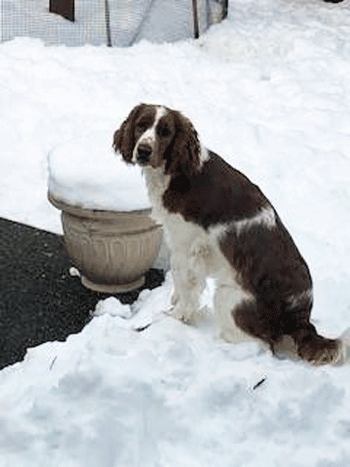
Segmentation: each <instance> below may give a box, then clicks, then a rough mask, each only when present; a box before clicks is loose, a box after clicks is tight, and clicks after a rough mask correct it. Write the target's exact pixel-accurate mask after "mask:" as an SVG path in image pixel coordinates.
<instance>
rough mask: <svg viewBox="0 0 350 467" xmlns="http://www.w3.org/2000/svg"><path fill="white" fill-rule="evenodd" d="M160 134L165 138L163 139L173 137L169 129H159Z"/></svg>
mask: <svg viewBox="0 0 350 467" xmlns="http://www.w3.org/2000/svg"><path fill="white" fill-rule="evenodd" d="M159 134H160V136H163V138H166V137H168V136H170V135H171V130H170V128H168V127H166V126H165V127H163V128H160V129H159Z"/></svg>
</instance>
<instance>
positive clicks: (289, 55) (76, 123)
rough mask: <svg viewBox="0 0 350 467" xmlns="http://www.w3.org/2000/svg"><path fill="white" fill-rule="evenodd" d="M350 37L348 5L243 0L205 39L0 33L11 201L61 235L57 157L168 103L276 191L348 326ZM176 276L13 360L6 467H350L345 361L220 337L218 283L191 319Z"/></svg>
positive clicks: (330, 318)
mask: <svg viewBox="0 0 350 467" xmlns="http://www.w3.org/2000/svg"><path fill="white" fill-rule="evenodd" d="M349 37H350V4H349V0H345V1H344V2H343V3H340V4H337V5H333V4H326V3H323V2H322V1H320V0H315V1H311V0H254V1H253V0H234V1H232V2H231V5H230V10H229V17H228V20H227V21H225V22H223V23H222V24H220V25H217V26H214V27H212V28H211V29H210V30H209V32H208V33H207V34H206V35H205V36H203V37H201V39H200V40H199V41H197V42H194V41H192V40H188V41H184V42H181V43H177V44H164V45H155V44H150V43H147V42H141V43H139V44H137V45H136V46H134V47H132V48H128V49H126V48H124V49H123V48H113V49H108V48H106V47H92V46H85V47H79V48H66V47H64V46H61V47H60V46H57V47H56V46H55V47H46V46H45V45H44V43H42V42H40V41H39V40H35V39H29V38H18V39H15V40H13V41H11V42H5V43H3V44H1V45H0V109H1V110H0V141H1V152H0V164H1V165H0V170H1V184H0V214H1V215H2V216H3V217H6V218H9V219H13V220H17V221H20V222H24V223H27V224H30V225H33V226H37V227H40V228H43V229H47V230H50V231H53V232H61V226H60V221H59V212H58V211H57V210H55V209H54V208H53V207H52V206H50V205H49V203H48V202H47V200H46V191H47V154H48V153H49V152H50V151H51V150H52V149H53V148H55V147H56V146H57V145H59V144H62V143H64V142H65V141H69V140H72V139H74V138H78V137H79V138H80V137H85V136H88V135H90V134H91V133H92V132H95V131H105V132H107V133H110V135H111V136H110V138H111V141H112V137H113V133H114V131H115V129H116V128H117V127H118V126H119V125H120V123H121V122H122V120H123V119H124V118H125V117H126V115H127V114H128V113H129V111H130V110H131V108H132V107H133V106H134V105H135V104H137V103H138V102H140V101H143V102H152V103H161V104H165V105H167V106H169V107H172V108H176V109H179V110H181V111H183V112H184V113H185V114H186V115H187V116H188V117H189V118H191V120H192V121H193V122H194V124H195V126H196V128H197V129H198V131H199V133H200V135H201V137H202V140H203V142H204V143H205V144H206V145H207V146H208V147H210V148H211V149H213V150H214V151H216V152H218V153H219V154H221V155H222V156H224V157H225V158H226V159H227V160H228V161H229V162H230V163H231V164H232V165H234V166H235V167H236V168H238V169H240V170H242V171H243V172H245V173H246V174H247V175H248V176H249V177H250V178H251V179H252V180H253V181H254V182H255V183H257V184H258V185H259V186H260V187H261V188H262V190H263V191H264V192H265V194H266V195H267V196H268V197H269V198H270V200H271V202H272V203H273V204H274V205H275V207H276V208H277V210H278V212H279V214H280V215H281V217H282V219H283V220H284V222H285V224H286V225H287V227H288V228H289V230H290V231H291V233H292V235H293V236H294V238H295V240H296V242H297V244H298V246H299V248H300V250H301V251H302V253H303V255H304V257H305V258H306V260H307V262H308V263H309V266H310V268H311V271H312V275H313V278H314V285H315V306H314V313H313V318H314V322H315V323H316V324H317V327H318V329H319V331H320V332H322V333H324V334H326V335H328V336H336V335H338V334H340V333H341V332H342V331H343V330H345V328H347V327H349V326H350V287H349V283H350V266H349V258H350V253H349V247H348V244H349V238H350V183H349V182H350V149H349V148H350V42H349ZM73 280H79V279H78V278H75V277H72V281H73ZM170 289H171V276H170V275H169V274H168V275H167V279H166V282H165V283H164V285H163V286H162V287H159V288H157V289H155V290H153V291H144V292H143V293H142V294H141V295H140V297H139V299H138V300H137V301H136V302H135V303H134V304H133V306H132V307H128V306H122V305H121V304H120V302H118V301H117V300H116V299H115V298H110V299H108V300H105V301H101V302H100V303H99V304H98V307H97V309H96V311H95V314H96V317H94V319H93V320H92V321H91V322H90V323H89V324H88V325H87V326H86V328H85V329H84V330H83V331H82V332H81V333H80V334H77V335H74V336H71V337H70V338H69V339H68V340H67V341H66V342H63V343H62V342H60V343H58V342H52V343H46V344H44V345H41V346H39V347H37V348H34V349H30V350H29V351H28V353H27V356H26V358H25V360H24V362H21V363H18V364H16V365H13V366H11V367H8V368H5V369H4V370H2V371H1V372H0V467H9V466H16V467H46V466H48V465H49V466H50V467H100V466H106V467H107V466H110V467H209V466H210V467H212V466H216V465H218V466H223V467H241V466H242V467H280V466H286V467H347V466H348V465H350V371H349V367H341V368H336V367H322V368H313V367H310V366H308V365H307V364H305V363H302V362H293V361H290V360H278V359H277V358H274V357H272V356H271V354H270V353H269V352H267V351H265V350H262V349H260V348H259V346H258V345H256V344H255V343H245V344H239V345H230V344H227V343H224V342H222V341H220V340H218V339H216V338H215V331H216V330H215V325H214V324H213V321H212V316H211V314H210V304H211V293H212V284H209V288H208V290H207V291H206V294H205V296H204V297H203V303H204V304H206V305H207V310H208V312H207V314H204V315H203V319H202V320H201V322H199V323H197V325H193V326H187V325H184V324H182V323H180V322H177V321H175V320H174V319H171V318H169V317H165V316H164V315H163V314H162V311H163V310H164V309H166V308H167V307H168V306H169V293H170ZM92 311H93V310H92ZM72 313H74V310H72ZM151 322H153V324H152V325H151V326H149V327H147V328H146V329H145V330H143V331H142V332H137V331H136V330H135V329H137V328H139V327H141V328H142V327H144V326H145V325H147V324H149V323H151ZM259 382H261V384H260V385H258V383H259ZM254 388H255V389H254Z"/></svg>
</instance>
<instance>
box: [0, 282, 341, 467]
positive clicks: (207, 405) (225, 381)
mask: <svg viewBox="0 0 350 467" xmlns="http://www.w3.org/2000/svg"><path fill="white" fill-rule="evenodd" d="M170 289H171V280H170V277H169V276H168V279H167V281H166V283H165V285H164V286H163V287H160V288H159V289H155V290H154V291H152V292H150V291H144V292H143V293H142V294H141V295H140V297H139V299H138V301H137V302H136V303H134V305H133V306H132V307H131V308H130V307H128V306H122V305H121V304H120V303H118V302H117V301H116V300H115V299H108V300H106V301H104V302H100V305H99V311H98V315H99V316H98V317H96V318H94V319H93V321H92V322H90V324H88V325H87V326H86V327H85V329H84V330H83V331H82V332H81V333H80V334H78V335H73V336H70V337H69V338H68V340H67V342H65V343H59V342H52V343H47V344H44V345H41V346H40V347H38V348H35V349H30V350H29V351H28V353H27V355H26V359H25V361H24V363H19V364H16V365H13V366H12V367H9V368H6V369H4V370H3V371H2V372H0V388H1V399H0V401H1V405H0V407H1V408H0V420H1V432H0V450H1V453H2V456H3V457H2V458H3V459H4V460H5V464H2V465H16V467H37V466H41V465H43V466H44V465H50V466H69V467H82V466H84V467H85V466H87V467H99V466H101V465H109V466H115V467H130V466H135V467H136V466H140V467H156V466H162V467H178V466H181V467H203V466H208V467H209V466H213V465H218V464H220V465H222V466H225V467H226V466H227V467H228V466H232V465H234V466H237V467H257V466H259V467H261V466H276V467H277V466H280V465H285V466H288V467H301V466H302V467H309V466H312V467H316V466H317V467H324V466H334V467H336V466H339V467H340V466H346V465H347V462H348V459H349V456H350V443H349V436H350V418H349V413H348V407H349V400H350V393H349V384H348V382H349V370H348V368H345V367H344V368H340V369H334V368H321V369H320V368H318V369H315V368H311V367H308V366H306V365H305V364H302V363H295V362H294V363H291V362H290V361H286V360H284V361H283V360H277V359H276V358H274V357H272V356H271V355H270V354H269V353H266V352H263V351H262V350H261V349H260V348H259V346H258V345H256V344H253V343H252V344H248V343H246V344H241V345H237V346H232V345H229V344H225V343H222V342H220V341H215V340H214V339H213V338H212V337H211V335H210V333H211V330H212V329H211V318H210V315H209V316H207V317H206V318H205V317H204V318H203V320H202V322H201V323H199V324H198V325H197V327H194V326H193V327H190V326H186V325H184V324H181V323H180V322H177V321H175V320H173V319H172V318H169V317H166V315H162V314H161V312H162V310H163V309H164V307H167V306H169V301H168V296H169V292H170ZM111 300H114V301H115V303H114V305H113V306H111ZM126 308H129V310H127V309H126ZM118 311H119V313H118ZM110 312H112V314H110ZM130 313H131V314H132V317H131V318H128V316H130ZM118 314H119V316H118ZM152 318H153V324H151V325H150V326H148V327H146V326H145V325H146V324H150V323H152ZM144 328H146V329H144ZM135 329H144V330H143V331H136V330H135ZM0 459H1V457H0ZM0 463H1V462H0Z"/></svg>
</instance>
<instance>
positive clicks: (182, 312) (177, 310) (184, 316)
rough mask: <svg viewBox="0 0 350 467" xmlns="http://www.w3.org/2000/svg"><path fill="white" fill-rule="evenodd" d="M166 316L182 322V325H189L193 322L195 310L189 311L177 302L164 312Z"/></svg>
mask: <svg viewBox="0 0 350 467" xmlns="http://www.w3.org/2000/svg"><path fill="white" fill-rule="evenodd" d="M165 313H166V314H167V315H168V316H171V317H172V318H175V319H178V320H179V321H183V322H184V323H190V322H192V321H193V320H194V316H195V315H196V311H195V310H190V309H189V308H188V307H186V306H184V305H182V304H181V303H179V302H177V303H176V305H175V306H173V307H172V308H170V309H169V310H167V311H166V312H165Z"/></svg>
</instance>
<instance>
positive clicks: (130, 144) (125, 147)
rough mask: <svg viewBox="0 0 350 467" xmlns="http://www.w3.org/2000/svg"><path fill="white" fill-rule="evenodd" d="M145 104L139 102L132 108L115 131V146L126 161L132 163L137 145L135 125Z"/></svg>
mask: <svg viewBox="0 0 350 467" xmlns="http://www.w3.org/2000/svg"><path fill="white" fill-rule="evenodd" d="M144 106H145V104H139V105H137V106H136V107H134V108H133V109H132V111H131V112H130V114H129V115H128V117H127V118H126V120H125V121H124V122H123V123H122V124H121V126H120V128H119V129H118V130H117V131H116V132H115V133H114V139H113V148H114V150H115V151H119V152H120V153H121V155H122V156H123V159H124V160H125V161H126V162H129V163H131V160H132V153H133V150H134V146H135V140H134V139H135V137H134V127H135V120H136V118H137V117H138V115H139V114H140V112H141V111H142V109H143V108H144Z"/></svg>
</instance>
